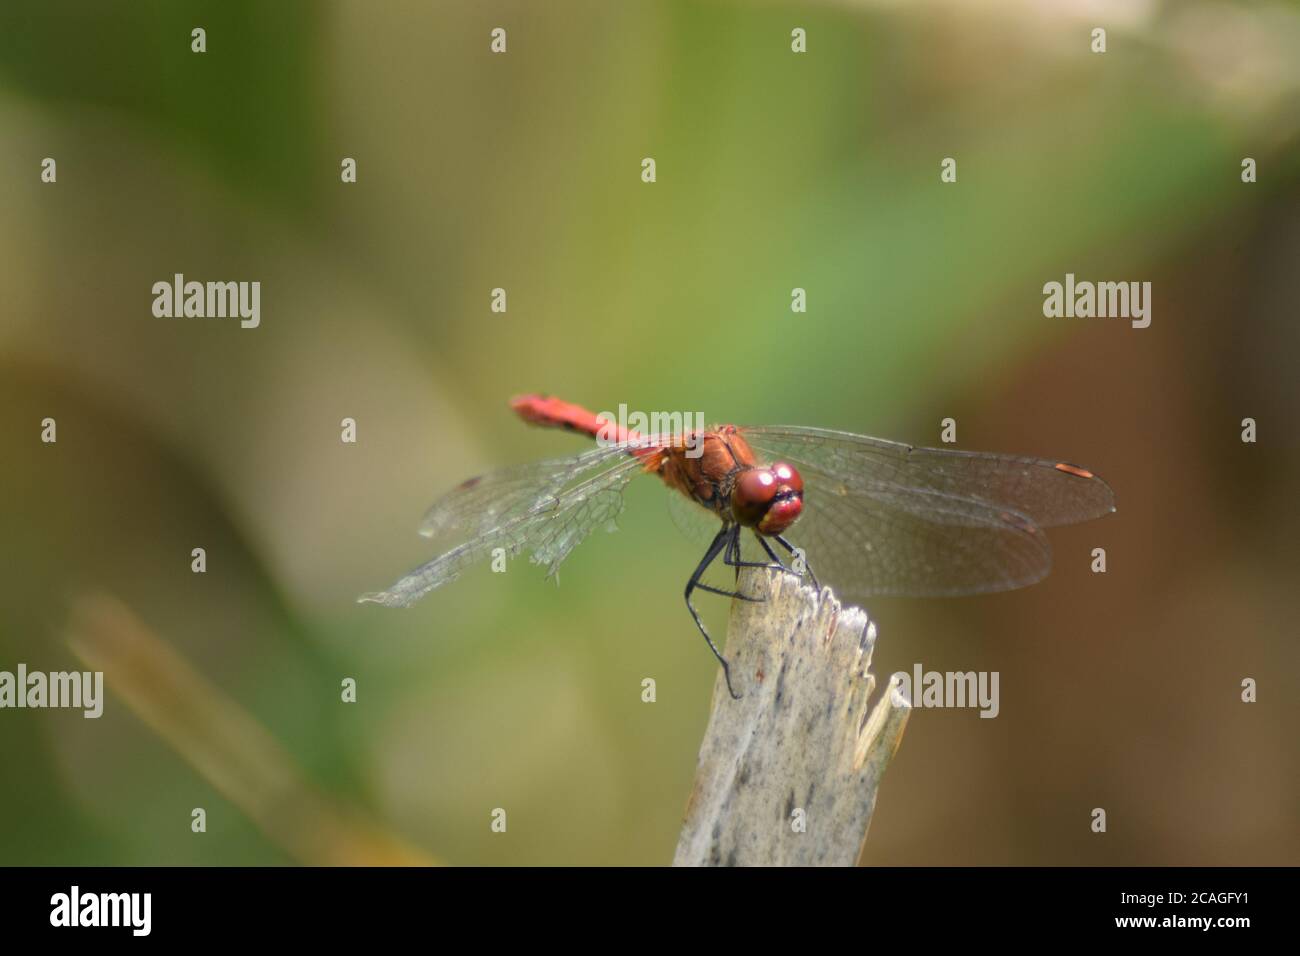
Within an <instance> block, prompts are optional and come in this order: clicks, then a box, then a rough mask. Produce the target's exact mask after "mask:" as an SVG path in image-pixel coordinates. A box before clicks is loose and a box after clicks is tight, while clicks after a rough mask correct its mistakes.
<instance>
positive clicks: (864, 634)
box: [673, 568, 911, 866]
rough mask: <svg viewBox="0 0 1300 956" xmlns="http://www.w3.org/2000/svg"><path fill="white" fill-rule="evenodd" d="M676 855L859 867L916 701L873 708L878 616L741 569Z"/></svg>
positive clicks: (793, 582)
mask: <svg viewBox="0 0 1300 956" xmlns="http://www.w3.org/2000/svg"><path fill="white" fill-rule="evenodd" d="M740 590H741V592H742V593H744V594H753V595H756V596H762V597H764V598H766V600H764V601H763V602H761V603H754V602H747V601H733V602H732V609H731V620H730V625H729V627H728V635H727V656H728V659H729V660H730V661H731V671H732V682H733V683H734V684H735V686H736V691H737V693H740V694H742V695H743V697H742V699H740V700H732V698H731V696H730V695H729V694H728V693H727V686H726V683H725V682H724V681H723V679H722V674H721V671H719V674H718V679H717V682H716V683H715V684H714V687H713V708H712V712H711V715H710V717H709V726H708V730H707V731H706V733H705V735H704V742H703V744H702V745H701V746H700V759H699V766H698V767H697V769H696V773H695V786H694V788H693V790H692V791H691V796H690V800H689V801H688V803H687V807H686V820H685V823H684V824H683V827H682V833H681V838H680V840H679V841H678V844H677V853H676V855H675V857H674V858H673V865H674V866H755V865H758V866H763V865H778V866H779V865H793V866H800V865H805V866H807V865H816V866H852V865H853V864H854V863H855V862H856V860H857V858H858V854H859V852H860V851H861V848H862V843H863V841H864V840H865V839H866V835H867V826H868V824H870V822H871V813H872V810H873V809H874V808H875V805H876V791H877V790H878V789H879V787H880V782H881V778H882V777H883V776H884V773H885V768H886V767H888V766H889V761H890V759H891V758H892V757H893V756H894V751H895V750H897V749H898V744H899V742H900V741H901V740H902V736H903V728H904V727H905V726H906V724H907V717H908V714H909V713H910V712H911V705H910V703H909V702H908V701H907V699H906V698H905V697H904V695H903V694H902V693H901V691H900V690H899V688H898V687H897V686H896V685H895V684H894V683H893V682H892V681H891V683H890V685H889V687H887V688H886V691H885V694H884V695H883V696H882V698H881V700H880V701H879V702H878V703H877V704H876V706H875V707H874V708H873V709H872V710H871V712H870V713H868V711H867V704H868V698H869V697H870V696H871V692H872V690H873V689H874V688H875V683H876V681H875V677H874V675H872V674H871V673H870V671H869V668H870V665H871V652H872V650H873V648H874V647H875V642H876V627H875V625H874V624H872V623H871V621H870V620H869V619H868V617H867V615H866V613H865V612H864V611H863V610H862V609H861V608H856V607H846V608H841V607H840V604H839V602H838V601H837V600H835V597H834V595H833V594H832V592H831V591H830V589H829V588H827V589H824V590H823V591H822V593H821V594H817V593H816V592H815V591H814V590H813V589H812V588H811V587H802V586H801V585H800V582H799V579H798V578H796V577H795V576H794V575H791V574H783V573H774V572H771V571H766V570H762V569H755V568H746V569H744V570H743V571H742V573H741V576H740Z"/></svg>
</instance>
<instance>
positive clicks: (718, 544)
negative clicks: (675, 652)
mask: <svg viewBox="0 0 1300 956" xmlns="http://www.w3.org/2000/svg"><path fill="white" fill-rule="evenodd" d="M730 538H731V528H729V527H727V526H726V525H723V526H722V529H721V530H720V531H719V532H718V533H717V535H716V536H715V537H714V539H713V543H712V544H710V545H709V550H708V551H706V552H704V557H703V558H702V559H701V560H700V563H699V566H698V567H697V568H696V569H695V573H694V574H692V575H691V579H690V580H689V581H687V582H686V609H687V610H688V611H690V612H691V617H693V618H694V619H695V626H696V627H698V628H699V629H700V633H701V634H703V635H704V641H705V643H706V644H708V645H709V650H711V651H713V656H714V657H716V658H717V659H718V663H719V664H721V665H722V676H723V678H724V679H725V680H726V681H727V693H729V694H730V695H731V698H732V700H740V695H739V694H737V693H736V691H735V688H733V687H732V686H731V665H730V664H728V663H727V659H726V658H725V657H723V656H722V653H721V652H720V651H719V650H718V648H717V645H716V644H714V643H713V638H711V637H709V632H708V631H707V630H705V627H704V622H703V621H701V620H700V612H699V611H697V610H695V605H694V604H692V603H691V594H692V593H693V592H694V591H695V589H696V588H699V589H701V590H705V591H711V590H714V589H713V588H710V587H709V586H708V585H704V584H700V578H702V577H703V576H704V572H705V571H707V570H708V568H709V565H710V564H712V563H713V562H714V560H715V559H716V558H717V557H718V555H719V554H721V553H722V550H723V549H724V548H725V547H726V546H727V542H728V541H729V540H730Z"/></svg>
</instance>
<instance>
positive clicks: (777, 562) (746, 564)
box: [722, 525, 789, 574]
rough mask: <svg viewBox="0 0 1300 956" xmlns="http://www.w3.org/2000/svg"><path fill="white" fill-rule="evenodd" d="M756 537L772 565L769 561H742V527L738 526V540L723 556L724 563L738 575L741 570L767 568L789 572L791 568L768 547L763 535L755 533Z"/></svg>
mask: <svg viewBox="0 0 1300 956" xmlns="http://www.w3.org/2000/svg"><path fill="white" fill-rule="evenodd" d="M754 537H756V538H758V543H759V544H761V545H762V546H763V550H764V551H766V552H767V556H768V557H769V558H771V559H772V561H771V563H770V564H769V563H768V562H767V561H742V560H740V525H736V539H735V541H734V542H733V545H734V546H733V547H731V548H729V549H728V552H727V554H725V555H723V557H722V561H723V563H724V564H729V565H731V566H732V567H733V568H736V574H740V569H741V568H767V569H768V570H769V571H778V570H781V571H788V570H789V568H787V567H786V566H785V565H784V564H782V563H781V559H780V558H778V557H777V556H776V552H775V551H773V550H772V549H771V547H769V546H768V543H767V542H766V541H764V540H763V536H762V535H761V534H759V533H758V532H757V531H755V532H754Z"/></svg>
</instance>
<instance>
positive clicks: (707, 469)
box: [359, 395, 1115, 697]
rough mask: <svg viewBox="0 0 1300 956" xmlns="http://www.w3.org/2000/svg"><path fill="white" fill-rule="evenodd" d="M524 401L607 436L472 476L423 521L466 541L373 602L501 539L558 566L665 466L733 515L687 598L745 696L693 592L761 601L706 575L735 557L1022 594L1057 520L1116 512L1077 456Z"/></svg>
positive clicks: (939, 591) (847, 585)
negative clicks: (685, 424)
mask: <svg viewBox="0 0 1300 956" xmlns="http://www.w3.org/2000/svg"><path fill="white" fill-rule="evenodd" d="M511 406H512V407H513V408H514V410H515V411H516V412H517V413H518V414H519V415H520V417H522V418H523V419H524V420H525V421H528V422H531V423H533V424H537V425H545V426H551V427H557V428H565V429H568V430H570V431H575V432H580V433H582V434H585V435H590V436H592V437H599V438H601V439H602V443H601V444H600V445H599V446H598V447H597V448H595V449H592V450H589V451H586V452H583V453H582V454H579V455H574V456H571V457H568V458H558V459H551V460H548V461H542V462H535V463H532V464H527V465H518V466H515V467H513V468H503V469H501V470H499V471H494V472H491V473H489V474H486V475H480V476H479V477H477V478H470V479H469V480H468V481H465V482H462V483H461V484H460V485H457V486H456V487H455V488H453V489H452V490H451V491H450V492H448V493H447V494H446V495H445V496H443V497H442V498H441V499H439V500H438V501H437V502H436V503H435V504H434V505H433V507H431V508H430V509H429V511H428V513H427V514H426V515H425V516H424V522H423V524H422V525H421V527H420V533H421V534H423V535H425V536H427V537H434V536H436V535H443V534H447V533H456V534H457V535H459V536H460V537H461V538H463V539H464V540H463V543H461V544H459V545H457V546H456V547H454V548H452V549H451V550H450V551H447V552H446V553H445V554H442V555H440V556H439V557H437V558H434V559H433V560H432V561H430V562H428V563H427V564H424V565H421V566H420V567H418V568H416V569H415V570H414V571H412V572H411V573H410V574H407V575H406V576H405V577H403V578H402V579H401V580H399V581H398V582H397V583H395V584H394V585H393V586H392V587H390V588H389V589H388V590H386V591H379V592H376V593H372V594H365V595H362V597H361V598H360V599H359V600H360V601H363V602H364V601H373V602H375V603H378V604H384V605H387V606H388V607H408V606H410V605H411V604H413V603H415V602H416V601H418V600H419V599H420V598H422V597H424V595H426V594H428V593H429V592H430V591H432V590H433V589H434V588H437V587H440V586H441V585H443V584H446V583H447V582H448V581H452V580H455V579H456V578H457V577H458V576H459V575H460V573H461V572H462V571H463V570H465V568H466V567H468V566H469V565H471V564H473V563H476V562H478V561H480V560H482V559H484V558H487V557H489V556H490V555H491V554H492V553H493V552H494V551H495V550H496V549H498V548H501V549H504V551H505V553H507V554H509V555H510V556H512V557H513V556H516V555H518V554H521V553H523V552H524V551H529V552H531V557H532V560H533V562H534V563H536V564H542V565H545V566H546V568H547V574H548V576H554V575H555V574H556V573H557V572H558V570H559V567H560V564H561V562H563V561H564V559H565V558H566V557H568V555H569V552H571V551H572V550H573V549H574V548H575V547H576V546H577V545H578V543H579V542H581V541H582V540H583V539H584V538H586V537H587V535H588V534H590V533H591V531H592V530H594V529H595V528H597V527H602V526H610V527H611V528H612V525H613V521H614V519H615V518H616V517H617V516H618V514H619V512H620V511H622V508H623V488H624V487H625V486H626V485H627V483H628V482H629V481H631V480H632V478H634V477H635V476H637V475H642V474H655V475H658V476H659V477H660V478H661V479H662V480H663V482H664V483H665V484H666V485H668V486H669V487H670V488H672V489H674V490H676V491H678V492H680V493H681V495H682V496H683V498H682V499H681V500H687V501H690V502H694V504H695V505H698V506H699V507H700V508H703V509H704V510H705V511H707V512H708V513H710V514H711V515H712V516H713V517H714V519H716V522H717V523H718V524H720V527H717V525H715V527H717V531H716V533H715V534H714V535H713V538H712V541H711V542H710V544H709V546H708V549H707V550H706V551H705V553H704V557H703V558H702V559H701V560H700V563H699V565H698V566H697V567H696V568H695V571H694V573H692V574H691V577H690V579H689V580H688V581H687V583H686V607H687V608H688V609H689V610H690V613H691V617H692V618H693V619H694V620H695V624H696V626H697V627H698V628H699V629H700V633H701V634H703V635H704V639H705V641H707V642H708V645H709V649H710V650H711V651H713V654H714V656H715V657H716V658H717V659H718V661H719V662H720V663H721V665H722V669H723V674H724V676H725V677H726V680H727V688H728V690H730V691H731V693H732V696H733V697H735V696H737V695H736V693H735V691H734V690H732V687H731V673H730V668H729V666H728V664H727V660H726V658H724V657H723V656H722V654H721V652H720V651H719V650H718V648H717V646H716V645H715V644H714V643H713V639H712V638H711V637H710V636H709V632H708V630H707V629H706V628H705V627H704V623H703V622H702V621H701V620H700V615H699V612H698V611H697V610H696V609H695V605H694V604H693V603H692V602H691V596H692V594H694V592H695V591H697V590H701V591H708V592H711V593H714V594H721V595H724V596H726V597H734V598H739V599H741V600H752V598H748V597H747V596H745V595H743V594H738V593H737V592H735V591H729V590H726V589H724V588H719V587H715V586H713V585H710V584H705V583H704V582H703V580H702V578H703V577H704V574H705V571H706V570H708V568H709V566H710V565H711V564H713V562H714V561H716V560H717V559H718V558H719V557H721V558H722V561H723V563H724V564H725V565H728V566H730V567H733V568H736V569H739V568H741V567H746V566H759V567H770V568H773V569H776V568H786V566H785V564H784V562H783V561H782V560H781V558H780V556H778V554H777V552H776V550H774V548H773V547H772V543H775V544H776V545H777V546H779V547H780V548H781V549H782V550H783V551H785V552H786V553H788V554H789V555H791V556H794V557H795V558H796V561H795V562H793V563H794V566H795V568H796V569H797V570H800V571H804V572H806V573H807V576H808V577H809V578H810V579H811V581H812V583H813V584H814V586H817V587H820V583H819V581H818V578H817V576H816V575H814V574H813V573H812V568H811V566H810V564H812V563H815V564H816V566H817V569H818V571H819V572H820V573H821V578H822V579H823V580H825V581H826V582H827V583H828V584H830V585H831V586H832V587H833V588H834V589H835V590H836V591H837V592H839V594H840V595H841V596H843V597H846V598H848V599H853V600H860V599H862V598H867V597H871V596H873V595H910V596H917V597H922V596H954V595H961V594H980V593H987V592H992V591H1008V590H1012V589H1014V588H1020V587H1025V586H1026V585H1029V584H1033V583H1034V582H1036V581H1039V580H1041V579H1042V578H1043V577H1044V576H1045V575H1046V574H1047V572H1048V571H1049V570H1050V568H1051V564H1052V553H1051V549H1050V547H1049V546H1048V543H1047V537H1046V535H1044V534H1043V532H1042V530H1041V529H1042V528H1045V527H1052V526H1054V525H1063V524H1073V523H1075V522H1079V521H1087V520H1089V519H1092V518H1098V517H1101V516H1103V515H1106V514H1109V513H1111V512H1113V511H1114V510H1115V496H1114V494H1113V492H1112V491H1111V489H1110V486H1109V485H1108V484H1106V482H1105V481H1103V480H1102V479H1101V478H1099V477H1098V476H1097V475H1094V474H1093V473H1092V472H1091V471H1088V470H1087V469H1085V468H1080V467H1079V466H1077V465H1071V464H1068V463H1067V462H1062V461H1048V460H1043V459H1038V458H1023V457H1019V456H1015V455H995V454H986V453H982V452H970V451H955V450H950V449H938V448H916V447H913V446H912V445H903V444H899V443H897V442H891V441H884V440H882V439H879V438H868V437H867V436H865V435H854V434H852V433H850V432H840V431H830V430H827V429H823V428H803V427H798V426H771V427H737V426H735V425H720V426H718V427H716V428H712V429H707V430H705V431H704V432H703V433H688V434H684V435H666V436H645V435H640V434H637V433H636V432H631V431H627V430H622V429H620V428H619V427H618V426H617V425H616V423H614V422H612V421H609V420H606V419H605V418H602V417H601V416H599V415H596V414H595V413H593V412H590V411H588V410H587V409H585V408H582V407H581V406H578V405H573V404H571V403H569V402H564V401H561V400H559V399H556V398H549V397H544V396H539V395H524V396H521V397H519V398H516V399H514V400H513V401H512V402H511ZM687 507H692V506H690V505H688V506H687ZM696 510H697V511H698V509H696ZM746 531H749V532H751V533H752V537H753V540H754V541H756V542H757V546H758V548H759V551H758V552H754V553H751V555H750V556H751V557H756V556H761V560H758V561H749V560H745V559H744V557H743V556H742V543H743V542H745V541H747V539H742V535H743V534H744V532H746ZM749 549H750V551H751V552H753V551H754V549H753V545H752V544H751V545H750V546H749ZM786 570H789V568H786ZM736 573H737V574H738V573H739V571H738V570H737V572H736Z"/></svg>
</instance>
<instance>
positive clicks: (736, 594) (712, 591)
mask: <svg viewBox="0 0 1300 956" xmlns="http://www.w3.org/2000/svg"><path fill="white" fill-rule="evenodd" d="M695 590H697V591H708V592H709V593H710V594H721V595H722V596H723V597H729V598H737V599H738V600H741V601H755V602H761V601H762V600H763V599H762V598H756V597H750V596H749V595H748V594H741V593H740V592H739V591H724V590H722V588H715V587H712V586H711V585H708V584H697V585H695Z"/></svg>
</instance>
